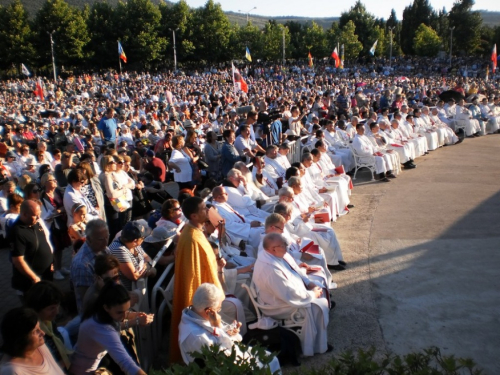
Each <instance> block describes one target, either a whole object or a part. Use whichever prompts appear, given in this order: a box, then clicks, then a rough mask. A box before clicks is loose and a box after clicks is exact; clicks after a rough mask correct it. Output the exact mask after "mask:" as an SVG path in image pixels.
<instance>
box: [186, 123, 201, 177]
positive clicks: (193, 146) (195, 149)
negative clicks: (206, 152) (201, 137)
mask: <svg viewBox="0 0 500 375" xmlns="http://www.w3.org/2000/svg"><path fill="white" fill-rule="evenodd" d="M197 139H198V134H197V133H196V132H195V131H194V130H193V129H189V130H188V131H187V134H186V141H185V143H184V147H183V148H182V151H183V152H184V153H185V154H186V155H187V156H189V158H190V159H191V168H192V169H193V179H192V181H193V184H195V185H198V184H199V183H200V182H201V173H200V168H199V166H198V161H199V160H200V158H201V154H202V153H201V149H200V147H199V146H198V144H197V143H196V142H197Z"/></svg>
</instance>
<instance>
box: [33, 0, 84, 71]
mask: <svg viewBox="0 0 500 375" xmlns="http://www.w3.org/2000/svg"><path fill="white" fill-rule="evenodd" d="M33 30H37V33H36V36H35V49H36V52H37V54H38V57H39V64H40V65H41V66H48V65H49V64H50V63H51V51H50V37H49V35H48V33H50V32H52V31H54V33H53V40H54V51H55V55H56V63H57V65H58V66H59V67H62V66H65V67H72V66H78V65H80V64H82V63H83V62H84V61H85V59H86V58H87V57H88V52H87V51H86V48H85V47H86V45H87V43H88V42H89V41H90V37H89V34H88V31H87V24H86V23H85V19H84V16H83V13H82V11H80V10H78V9H76V8H73V7H71V6H69V5H68V3H66V2H65V1H64V0H47V1H46V2H45V3H43V5H42V7H41V8H40V10H39V11H38V13H37V14H36V17H35V21H34V25H33Z"/></svg>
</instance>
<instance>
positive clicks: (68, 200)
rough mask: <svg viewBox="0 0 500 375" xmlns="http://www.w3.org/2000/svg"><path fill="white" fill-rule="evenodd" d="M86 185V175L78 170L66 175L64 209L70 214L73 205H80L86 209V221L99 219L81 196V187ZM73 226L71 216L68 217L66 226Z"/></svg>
mask: <svg viewBox="0 0 500 375" xmlns="http://www.w3.org/2000/svg"><path fill="white" fill-rule="evenodd" d="M85 185H87V175H86V174H85V171H84V170H83V169H80V168H76V169H72V170H71V172H70V173H69V174H68V186H67V187H66V190H65V191H64V197H63V202H64V209H65V210H66V212H72V211H71V208H72V207H73V205H74V204H75V203H82V204H84V205H85V206H86V207H87V220H88V221H90V220H94V219H99V218H100V217H99V212H98V211H97V210H96V209H95V208H94V206H93V205H92V203H90V201H89V199H88V198H87V197H86V196H85V195H83V193H82V186H85ZM71 224H73V216H72V215H68V226H70V225H71Z"/></svg>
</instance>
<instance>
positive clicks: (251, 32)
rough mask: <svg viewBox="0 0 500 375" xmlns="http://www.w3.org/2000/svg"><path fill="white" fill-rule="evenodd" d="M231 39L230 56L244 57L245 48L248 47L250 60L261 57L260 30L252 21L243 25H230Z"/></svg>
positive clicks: (261, 37) (262, 52)
mask: <svg viewBox="0 0 500 375" xmlns="http://www.w3.org/2000/svg"><path fill="white" fill-rule="evenodd" d="M232 29H233V30H232V32H231V36H232V40H231V42H230V46H231V48H232V52H231V58H234V59H244V57H245V48H246V47H248V48H249V49H250V53H251V55H252V61H256V60H257V59H262V58H263V56H264V41H263V35H262V31H261V30H260V29H259V28H258V27H257V26H255V25H253V24H252V21H250V22H248V23H247V24H246V25H244V26H243V27H240V26H239V25H238V24H237V23H235V24H233V25H232Z"/></svg>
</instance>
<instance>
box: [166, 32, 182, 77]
mask: <svg viewBox="0 0 500 375" xmlns="http://www.w3.org/2000/svg"><path fill="white" fill-rule="evenodd" d="M168 29H169V30H170V31H171V32H172V35H173V37H174V73H175V72H176V71H177V48H176V47H175V32H176V31H177V30H179V28H177V29H175V30H172V29H171V28H170V27H169V28H168Z"/></svg>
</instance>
